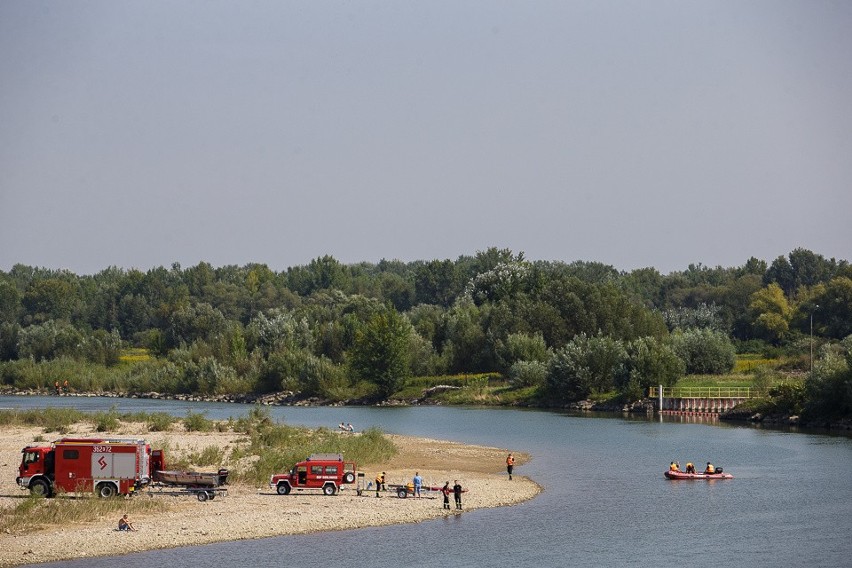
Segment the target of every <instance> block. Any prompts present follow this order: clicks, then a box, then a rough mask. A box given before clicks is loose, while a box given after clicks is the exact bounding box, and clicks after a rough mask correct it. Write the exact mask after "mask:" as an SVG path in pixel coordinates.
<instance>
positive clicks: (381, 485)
mask: <svg viewBox="0 0 852 568" xmlns="http://www.w3.org/2000/svg"><path fill="white" fill-rule="evenodd" d="M384 489H385V472H382V473H381V475H377V476H376V497H381V495H379V491H384Z"/></svg>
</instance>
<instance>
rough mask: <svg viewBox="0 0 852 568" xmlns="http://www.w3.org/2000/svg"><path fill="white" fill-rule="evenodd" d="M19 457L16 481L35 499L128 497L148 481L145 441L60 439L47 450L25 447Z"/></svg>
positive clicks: (148, 457) (148, 471) (146, 444)
mask: <svg viewBox="0 0 852 568" xmlns="http://www.w3.org/2000/svg"><path fill="white" fill-rule="evenodd" d="M21 453H22V454H23V458H22V459H21V465H20V466H19V467H18V477H17V479H16V481H17V483H18V485H19V486H20V487H21V488H24V489H29V490H30V492H31V493H33V494H35V495H43V496H45V497H52V496H53V495H55V494H56V492H57V491H64V492H68V493H91V492H94V493H95V494H96V495H98V496H99V497H112V496H113V495H129V494H131V493H133V492H134V491H136V490H138V489H140V488H141V487H143V486H145V485H147V484H148V483H149V482H150V480H151V478H150V471H151V470H150V457H151V447H150V446H149V445H148V443H147V442H146V441H145V440H137V439H131V438H62V439H60V440H56V441H55V442H53V445H51V446H27V447H25V448H24V449H23V450H21Z"/></svg>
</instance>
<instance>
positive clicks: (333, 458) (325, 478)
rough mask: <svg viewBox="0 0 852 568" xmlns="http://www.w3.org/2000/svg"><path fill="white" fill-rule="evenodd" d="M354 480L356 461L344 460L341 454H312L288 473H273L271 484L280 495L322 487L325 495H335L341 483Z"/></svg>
mask: <svg viewBox="0 0 852 568" xmlns="http://www.w3.org/2000/svg"><path fill="white" fill-rule="evenodd" d="M354 482H355V463H354V462H346V461H343V456H342V455H341V454H312V455H311V456H310V457H309V458H308V459H306V460H305V461H301V462H299V463H297V464H296V465H295V466H293V469H291V470H290V471H289V472H288V473H277V474H275V475H273V476H272V478H271V479H270V480H269V486H270V487H272V488H273V489H275V491H276V492H277V493H278V494H279V495H289V494H290V492H291V491H293V490H296V491H303V490H305V489H321V490H322V492H323V493H324V494H325V495H334V494H336V493H337V492H338V491H339V490H340V487H341V485H344V484H347V483H354Z"/></svg>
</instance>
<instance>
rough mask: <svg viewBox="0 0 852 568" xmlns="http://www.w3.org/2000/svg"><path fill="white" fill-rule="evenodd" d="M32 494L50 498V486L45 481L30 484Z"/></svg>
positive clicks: (38, 480) (39, 480)
mask: <svg viewBox="0 0 852 568" xmlns="http://www.w3.org/2000/svg"><path fill="white" fill-rule="evenodd" d="M30 494H31V495H38V496H40V497H50V484H49V483H47V481H45V480H44V479H36V480H35V481H33V482H32V483H30Z"/></svg>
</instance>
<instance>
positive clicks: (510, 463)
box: [506, 453, 515, 480]
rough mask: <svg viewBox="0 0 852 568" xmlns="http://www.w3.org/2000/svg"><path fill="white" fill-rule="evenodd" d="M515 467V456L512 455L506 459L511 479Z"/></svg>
mask: <svg viewBox="0 0 852 568" xmlns="http://www.w3.org/2000/svg"><path fill="white" fill-rule="evenodd" d="M514 467H515V456H513V455H512V454H511V453H510V454H509V457H507V458H506V471H508V472H509V479H510V480H511V479H512V469H513V468H514Z"/></svg>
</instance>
